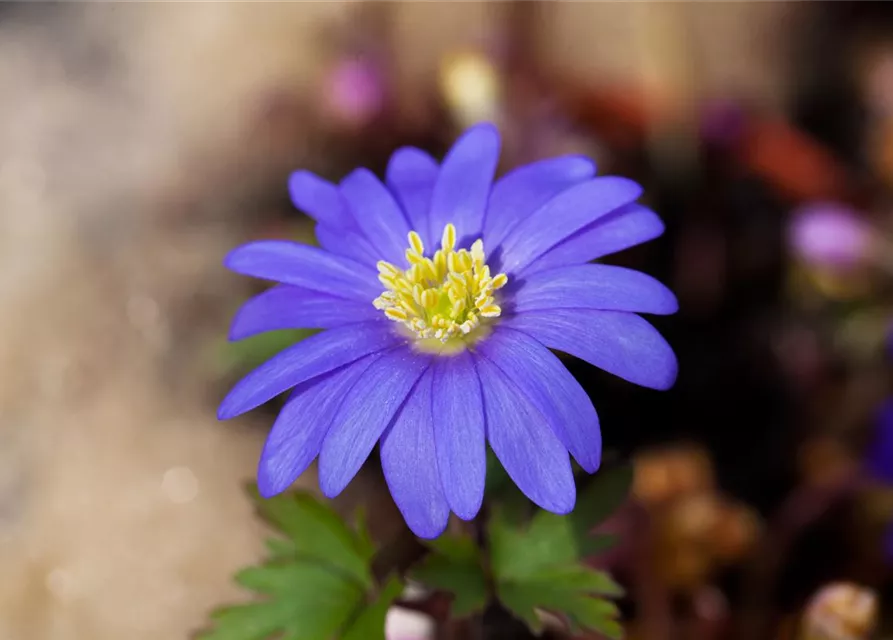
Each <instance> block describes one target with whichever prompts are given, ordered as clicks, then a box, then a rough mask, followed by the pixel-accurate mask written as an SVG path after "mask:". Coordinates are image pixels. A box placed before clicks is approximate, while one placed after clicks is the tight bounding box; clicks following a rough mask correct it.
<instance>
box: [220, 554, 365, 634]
mask: <svg viewBox="0 0 893 640" xmlns="http://www.w3.org/2000/svg"><path fill="white" fill-rule="evenodd" d="M236 581H237V582H238V583H239V584H241V585H242V586H244V587H247V588H249V589H251V590H253V591H256V592H258V593H261V594H263V595H266V596H268V597H269V598H270V600H269V601H268V602H261V603H255V604H248V605H244V606H242V607H232V608H229V609H226V610H224V611H223V612H221V613H220V614H218V615H216V616H215V617H214V621H215V622H216V628H215V629H214V630H213V631H211V632H210V633H208V634H207V635H205V636H202V638H203V640H255V639H256V640H265V639H266V638H268V637H270V636H271V634H273V633H275V632H279V631H284V632H285V633H286V634H288V633H297V632H298V631H300V637H301V638H306V639H307V640H312V639H319V640H327V639H328V638H331V637H332V636H333V635H334V634H335V633H336V632H337V631H338V630H339V629H341V628H342V627H343V626H344V624H345V621H346V620H348V619H349V618H350V616H352V615H354V614H355V611H356V610H357V608H358V607H359V606H360V605H361V604H362V602H363V597H364V592H363V590H362V589H361V588H360V587H359V586H358V585H357V584H356V583H354V582H353V581H351V580H348V579H347V578H345V577H344V576H342V575H340V574H338V573H334V572H332V571H331V570H329V568H328V567H326V566H323V565H318V564H315V563H312V562H295V563H292V564H268V565H263V566H259V567H251V568H249V569H245V570H243V571H241V572H240V573H239V574H238V575H237V576H236Z"/></svg>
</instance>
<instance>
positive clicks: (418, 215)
mask: <svg viewBox="0 0 893 640" xmlns="http://www.w3.org/2000/svg"><path fill="white" fill-rule="evenodd" d="M438 171H439V167H438V166H437V162H436V161H435V160H434V158H432V157H431V156H430V155H428V154H427V153H425V152H424V151H422V150H421V149H416V148H415V147H403V148H401V149H397V151H395V152H394V155H392V156H391V160H390V162H389V163H388V169H387V174H386V182H387V185H388V188H389V189H390V190H391V191H393V192H394V194H395V195H396V197H397V201H398V202H399V203H400V206H402V207H403V211H404V212H405V213H406V217H407V218H408V219H409V226H410V227H412V228H413V230H414V231H416V232H417V233H418V234H419V236H421V238H422V242H423V243H424V245H425V247H426V249H434V248H435V245H439V242H440V238H436V237H432V236H431V234H430V232H429V230H428V212H429V211H430V209H431V194H433V193H434V182H435V181H436V180H437V173H438Z"/></svg>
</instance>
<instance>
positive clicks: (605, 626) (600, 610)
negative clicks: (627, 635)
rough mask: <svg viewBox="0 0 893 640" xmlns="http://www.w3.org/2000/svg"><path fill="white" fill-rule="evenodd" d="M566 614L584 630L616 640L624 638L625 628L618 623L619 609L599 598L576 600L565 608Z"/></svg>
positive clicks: (569, 602) (571, 601) (570, 601)
mask: <svg viewBox="0 0 893 640" xmlns="http://www.w3.org/2000/svg"><path fill="white" fill-rule="evenodd" d="M606 605H607V606H606ZM564 612H565V613H566V614H567V615H568V616H569V617H570V619H571V620H572V621H573V622H574V623H576V625H578V626H580V627H582V628H584V629H590V630H592V631H598V632H599V633H600V634H602V635H603V636H607V637H609V638H614V639H616V640H620V639H621V638H622V637H623V626H622V625H621V624H620V623H619V622H618V621H617V617H618V611H617V607H616V606H615V605H614V603H612V602H609V601H607V600H601V599H598V598H574V599H572V600H569V601H568V603H567V604H566V605H565V606H564Z"/></svg>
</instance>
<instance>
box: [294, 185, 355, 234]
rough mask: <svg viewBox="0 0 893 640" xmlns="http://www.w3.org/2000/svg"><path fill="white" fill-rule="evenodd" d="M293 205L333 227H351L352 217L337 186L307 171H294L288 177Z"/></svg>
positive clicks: (321, 222)
mask: <svg viewBox="0 0 893 640" xmlns="http://www.w3.org/2000/svg"><path fill="white" fill-rule="evenodd" d="M288 190H289V192H290V193H291V200H292V202H293V203H294V204H295V206H296V207H297V208H298V209H300V210H301V211H303V212H304V213H306V214H307V215H308V216H310V217H311V218H313V219H314V220H316V221H317V222H319V223H320V224H326V225H329V226H333V227H352V226H353V218H351V215H350V212H349V211H348V210H347V205H346V204H345V202H344V200H343V199H342V198H341V194H340V193H338V187H336V186H335V185H333V184H332V183H331V182H328V181H326V180H323V179H322V178H320V177H319V176H317V175H314V174H312V173H310V172H309V171H295V172H294V173H293V174H291V177H289V179H288Z"/></svg>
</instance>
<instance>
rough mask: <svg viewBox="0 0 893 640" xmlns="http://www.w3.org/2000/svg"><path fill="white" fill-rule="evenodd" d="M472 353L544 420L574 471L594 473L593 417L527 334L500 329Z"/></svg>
mask: <svg viewBox="0 0 893 640" xmlns="http://www.w3.org/2000/svg"><path fill="white" fill-rule="evenodd" d="M478 353H479V354H480V355H481V356H482V357H484V358H487V359H488V360H489V361H490V362H492V363H493V364H494V365H495V366H496V367H498V368H499V369H500V370H501V371H502V373H503V374H504V375H505V377H506V378H508V379H509V380H511V381H512V382H513V383H514V384H515V386H517V387H518V389H519V390H520V391H521V393H522V394H523V395H524V396H525V397H526V398H527V400H528V401H529V402H530V403H531V404H532V405H533V406H534V407H535V408H536V409H537V411H539V413H541V414H542V415H543V416H544V417H545V418H546V420H547V421H548V423H549V426H550V427H551V428H552V431H553V432H554V433H555V435H556V436H558V438H559V440H561V443H562V444H563V445H564V446H565V447H566V448H567V449H568V450H569V451H570V453H571V455H572V456H573V457H574V459H575V460H576V461H577V462H578V463H579V464H580V466H581V467H583V468H584V469H585V470H586V471H588V472H589V473H595V471H596V470H597V469H598V467H599V464H600V463H601V457H602V436H601V431H600V430H599V421H598V415H597V414H596V412H595V407H593V406H592V401H591V400H590V399H589V396H588V395H587V394H586V392H585V391H584V390H583V387H581V386H580V383H578V382H577V381H576V380H575V379H574V377H573V376H572V375H571V374H570V373H569V372H568V370H567V369H566V368H565V367H564V365H563V364H562V363H561V360H559V359H558V358H557V357H556V356H555V355H554V354H553V353H552V352H551V351H549V350H548V349H547V348H546V347H544V346H543V345H542V344H540V343H539V342H537V341H536V340H534V339H533V338H531V337H530V336H528V335H527V334H525V333H521V332H520V331H513V330H511V329H507V328H505V327H503V326H500V327H497V328H496V329H495V330H494V331H493V334H492V335H490V336H488V338H487V339H486V340H484V341H482V342H481V344H480V347H479V348H478Z"/></svg>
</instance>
